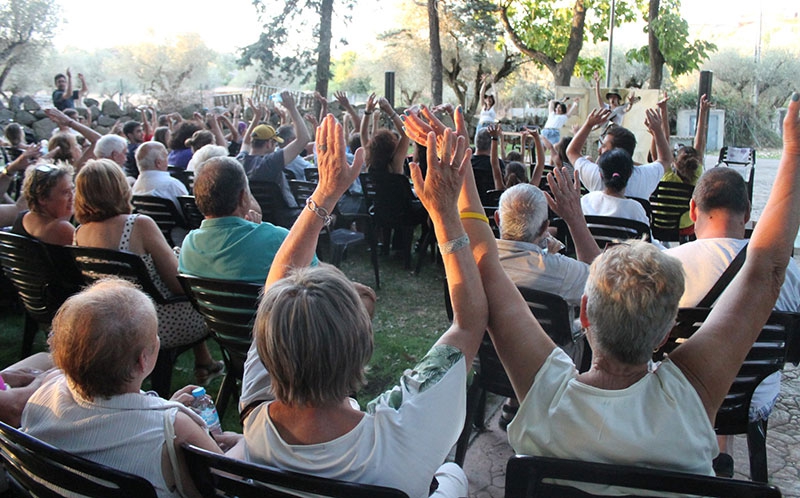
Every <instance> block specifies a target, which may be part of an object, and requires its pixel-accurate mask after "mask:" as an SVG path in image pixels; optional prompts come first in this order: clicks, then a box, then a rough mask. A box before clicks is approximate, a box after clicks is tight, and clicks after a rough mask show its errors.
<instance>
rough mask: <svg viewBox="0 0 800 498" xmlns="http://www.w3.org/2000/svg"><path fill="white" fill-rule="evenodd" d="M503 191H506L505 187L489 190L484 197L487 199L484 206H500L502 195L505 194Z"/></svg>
mask: <svg viewBox="0 0 800 498" xmlns="http://www.w3.org/2000/svg"><path fill="white" fill-rule="evenodd" d="M503 192H505V189H499V190H498V189H492V190H487V191H486V193H485V194H484V198H485V199H486V204H484V206H499V205H500V196H501V195H503Z"/></svg>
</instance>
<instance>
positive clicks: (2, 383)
mask: <svg viewBox="0 0 800 498" xmlns="http://www.w3.org/2000/svg"><path fill="white" fill-rule="evenodd" d="M51 368H53V360H52V359H51V358H50V355H49V354H47V353H36V354H34V355H33V356H29V357H27V358H25V359H23V360H20V361H18V362H16V363H14V364H13V365H11V366H9V367H7V368H4V369H3V370H2V371H0V422H3V423H5V424H8V425H10V426H11V427H19V420H20V417H22V409H23V408H25V403H27V402H28V398H30V397H31V395H32V394H33V393H34V392H35V391H36V390H37V389H39V386H40V385H42V381H43V380H44V378H45V374H46V373H47V370H49V369H51ZM0 489H3V488H2V485H0Z"/></svg>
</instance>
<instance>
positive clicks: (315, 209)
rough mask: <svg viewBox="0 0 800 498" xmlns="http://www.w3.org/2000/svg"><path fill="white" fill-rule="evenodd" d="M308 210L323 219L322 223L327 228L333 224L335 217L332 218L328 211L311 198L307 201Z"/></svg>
mask: <svg viewBox="0 0 800 498" xmlns="http://www.w3.org/2000/svg"><path fill="white" fill-rule="evenodd" d="M306 209H308V210H309V211H311V212H312V213H314V214H316V215H317V216H319V217H320V218H322V222H323V224H324V225H325V226H329V225H330V224H331V223H332V222H333V216H331V214H330V213H329V212H328V210H327V209H325V208H324V207H322V206H319V205H317V203H316V202H314V199H312V198H311V197H309V198H308V200H306Z"/></svg>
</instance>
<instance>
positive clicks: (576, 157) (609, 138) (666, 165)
mask: <svg viewBox="0 0 800 498" xmlns="http://www.w3.org/2000/svg"><path fill="white" fill-rule="evenodd" d="M610 116H611V111H610V110H608V109H594V110H593V111H592V112H590V113H589V115H588V116H587V117H586V121H585V122H584V123H583V126H581V128H580V129H579V130H578V133H576V134H575V137H574V138H573V139H572V142H570V144H569V146H568V147H567V157H568V158H569V162H570V163H572V165H573V166H575V169H576V170H578V171H580V173H581V181H582V182H583V184H584V185H585V186H586V188H587V189H589V190H590V191H595V190H603V178H602V176H601V174H600V167H599V166H598V165H597V163H595V162H593V161H592V160H591V159H589V158H588V157H583V156H581V150H582V149H583V145H584V144H585V143H586V139H587V138H588V137H589V133H591V131H592V130H593V129H594V128H595V127H596V126H599V125H601V124H603V123H605V122H606V121H607V120H608V119H609V117H610ZM647 118H648V119H646V120H645V126H646V127H647V130H648V131H649V132H650V134H651V135H653V139H654V140H655V142H656V152H657V154H658V159H657V160H656V161H655V162H652V163H649V164H643V165H641V166H636V167H635V168H633V174H632V175H631V177H630V179H629V180H628V186H627V187H626V188H625V195H626V196H628V197H638V198H640V199H649V198H650V194H652V193H653V191H654V190H655V189H656V187H657V186H658V182H660V181H661V177H662V176H664V174H665V173H668V172H669V171H671V165H672V149H670V146H669V140H668V138H667V136H666V135H665V134H664V130H663V127H662V119H663V117H662V116H661V113H660V112H652V111H651V112H648V114H647ZM617 147H618V148H621V149H624V150H625V151H627V152H628V154H630V155H631V157H633V153H634V151H635V149H636V137H635V136H634V135H633V133H632V132H631V131H630V130H628V129H627V128H623V127H621V126H612V127H611V128H609V129H608V131H607V132H606V134H605V135H604V136H603V140H602V142H601V143H600V147H599V150H598V153H599V154H601V155H602V154H603V153H604V152H608V151H610V150H611V149H614V148H617Z"/></svg>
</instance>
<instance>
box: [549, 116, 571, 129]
mask: <svg viewBox="0 0 800 498" xmlns="http://www.w3.org/2000/svg"><path fill="white" fill-rule="evenodd" d="M568 119H569V116H567V115H566V114H556V113H554V112H551V113H550V114H548V116H547V122H546V123H545V124H544V128H554V129H556V130H560V129H561V128H562V127H563V126H564V125H565V124H566V122H567V120H568Z"/></svg>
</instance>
